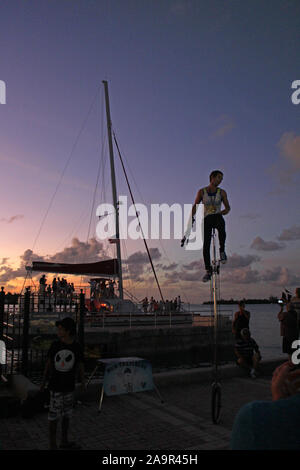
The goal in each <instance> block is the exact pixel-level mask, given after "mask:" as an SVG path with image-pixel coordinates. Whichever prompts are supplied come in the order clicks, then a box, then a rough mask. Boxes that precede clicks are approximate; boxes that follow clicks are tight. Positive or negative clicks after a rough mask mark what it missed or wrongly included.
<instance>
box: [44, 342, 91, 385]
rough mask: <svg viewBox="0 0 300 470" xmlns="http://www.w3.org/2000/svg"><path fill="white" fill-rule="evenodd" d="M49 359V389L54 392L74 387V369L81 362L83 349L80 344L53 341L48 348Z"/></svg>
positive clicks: (75, 369)
mask: <svg viewBox="0 0 300 470" xmlns="http://www.w3.org/2000/svg"><path fill="white" fill-rule="evenodd" d="M48 358H49V359H50V361H51V375H50V380H49V390H52V391H54V392H72V391H73V390H74V389H75V379H76V371H77V366H78V364H79V362H83V351H82V348H81V346H80V344H79V343H78V342H77V341H74V342H73V343H71V344H66V343H62V342H61V341H54V342H53V343H52V344H51V346H50V349H49V352H48Z"/></svg>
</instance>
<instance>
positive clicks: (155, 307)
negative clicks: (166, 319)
mask: <svg viewBox="0 0 300 470" xmlns="http://www.w3.org/2000/svg"><path fill="white" fill-rule="evenodd" d="M141 303H142V308H143V312H144V313H154V312H157V313H170V312H173V313H174V312H181V308H182V302H181V298H180V295H178V297H175V299H174V300H173V299H172V300H170V301H169V300H166V301H165V302H163V301H162V300H160V301H158V300H155V299H154V297H151V299H150V300H148V297H145V298H144V299H143V300H142V302H141Z"/></svg>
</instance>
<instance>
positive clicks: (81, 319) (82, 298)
mask: <svg viewBox="0 0 300 470" xmlns="http://www.w3.org/2000/svg"><path fill="white" fill-rule="evenodd" d="M84 316H85V295H84V293H83V289H80V294H79V325H78V341H79V343H80V345H81V347H82V349H84Z"/></svg>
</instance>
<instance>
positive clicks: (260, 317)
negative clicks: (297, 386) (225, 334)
mask: <svg viewBox="0 0 300 470" xmlns="http://www.w3.org/2000/svg"><path fill="white" fill-rule="evenodd" d="M190 309H191V311H192V310H198V311H201V312H204V311H205V310H206V311H209V310H210V305H191V306H190ZM224 310H225V311H224ZM226 310H228V311H227V312H226ZM238 310H239V308H238V305H221V313H222V312H224V314H226V315H230V311H231V312H232V317H233V315H234V313H235V312H237V311H238ZM246 310H248V312H250V323H249V328H250V331H251V336H252V337H253V338H254V339H255V341H256V342H257V344H258V346H259V348H260V352H261V355H262V357H263V359H274V358H275V359H277V358H280V357H282V358H283V359H284V358H286V357H287V356H286V354H283V353H282V337H281V336H280V322H279V320H278V318H277V315H278V313H279V310H280V307H279V305H277V304H249V305H246Z"/></svg>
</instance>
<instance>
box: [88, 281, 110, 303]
mask: <svg viewBox="0 0 300 470" xmlns="http://www.w3.org/2000/svg"><path fill="white" fill-rule="evenodd" d="M89 283H90V286H91V299H94V298H105V299H114V298H115V297H116V294H115V285H116V283H115V281H113V280H112V279H110V280H108V281H107V280H105V279H101V280H99V281H98V280H96V279H91V280H90V281H89Z"/></svg>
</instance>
